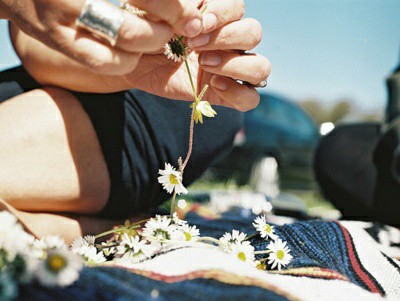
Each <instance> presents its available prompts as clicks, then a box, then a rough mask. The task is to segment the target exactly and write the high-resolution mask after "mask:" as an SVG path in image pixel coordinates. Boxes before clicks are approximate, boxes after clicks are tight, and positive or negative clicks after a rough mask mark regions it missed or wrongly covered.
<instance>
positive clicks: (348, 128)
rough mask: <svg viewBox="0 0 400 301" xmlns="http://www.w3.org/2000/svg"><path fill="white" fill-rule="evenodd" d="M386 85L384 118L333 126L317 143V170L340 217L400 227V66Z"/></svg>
mask: <svg viewBox="0 0 400 301" xmlns="http://www.w3.org/2000/svg"><path fill="white" fill-rule="evenodd" d="M387 86H388V91H389V99H388V104H387V110H386V118H385V122H381V123H358V124H353V125H343V126H339V127H337V128H336V129H335V130H333V131H332V132H331V133H330V134H329V135H327V136H326V137H324V138H323V139H322V140H321V142H320V145H319V147H318V149H317V151H316V156H315V172H316V177H317V181H318V183H319V184H320V187H321V190H322V192H323V194H324V196H325V197H326V198H327V199H328V200H330V201H331V202H332V203H333V204H334V205H335V207H336V208H338V209H339V210H340V211H341V213H342V215H343V217H344V218H346V219H362V220H374V221H379V222H382V223H387V224H393V225H400V65H399V67H398V68H397V69H396V70H395V71H394V73H393V74H392V75H391V76H390V77H389V78H388V79H387Z"/></svg>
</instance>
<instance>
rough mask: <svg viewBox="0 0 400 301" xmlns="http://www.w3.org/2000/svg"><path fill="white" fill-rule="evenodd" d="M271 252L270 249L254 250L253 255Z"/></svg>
mask: <svg viewBox="0 0 400 301" xmlns="http://www.w3.org/2000/svg"><path fill="white" fill-rule="evenodd" d="M269 253H272V251H270V250H265V251H255V252H254V255H262V254H269Z"/></svg>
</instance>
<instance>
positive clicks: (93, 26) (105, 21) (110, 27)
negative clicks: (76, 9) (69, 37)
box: [76, 0, 124, 46]
mask: <svg viewBox="0 0 400 301" xmlns="http://www.w3.org/2000/svg"><path fill="white" fill-rule="evenodd" d="M123 22H124V12H123V10H122V9H120V8H119V7H118V6H116V5H114V4H112V3H111V2H109V1H107V0H86V2H85V6H84V8H83V9H82V11H81V14H80V15H79V17H78V18H77V19H76V25H77V26H78V27H80V28H84V29H86V30H87V31H89V32H91V33H93V34H94V35H96V36H99V37H101V38H103V39H105V40H107V41H108V42H109V43H110V44H111V46H115V44H116V43H117V39H118V34H119V30H120V29H121V26H122V23H123Z"/></svg>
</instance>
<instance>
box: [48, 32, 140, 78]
mask: <svg viewBox="0 0 400 301" xmlns="http://www.w3.org/2000/svg"><path fill="white" fill-rule="evenodd" d="M52 39H53V40H54V41H56V45H55V47H53V48H55V49H58V50H59V51H61V52H62V53H64V54H65V55H67V56H68V57H70V58H72V59H73V60H75V61H77V62H79V63H81V64H82V65H84V66H85V67H87V68H88V69H89V70H91V71H92V72H95V73H100V74H108V75H122V74H126V73H128V72H130V71H132V70H133V69H135V68H136V66H137V64H138V62H139V58H140V56H141V54H140V53H130V52H126V51H122V50H120V49H116V48H111V47H109V46H107V45H105V44H102V43H100V42H99V41H98V40H97V39H95V38H94V37H93V36H92V35H91V34H89V33H86V32H83V31H82V32H81V31H78V32H77V31H76V30H75V29H73V28H70V27H60V28H59V30H58V31H57V32H54V33H53V36H52ZM53 46H54V45H53Z"/></svg>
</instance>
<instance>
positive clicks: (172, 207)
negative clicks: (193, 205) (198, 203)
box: [170, 191, 176, 218]
mask: <svg viewBox="0 0 400 301" xmlns="http://www.w3.org/2000/svg"><path fill="white" fill-rule="evenodd" d="M175 198H176V191H174V195H173V196H172V200H171V211H170V216H171V218H172V216H173V215H174V213H175Z"/></svg>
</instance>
